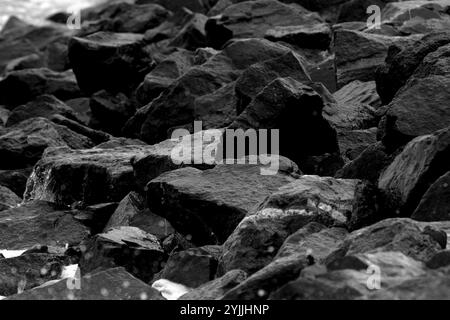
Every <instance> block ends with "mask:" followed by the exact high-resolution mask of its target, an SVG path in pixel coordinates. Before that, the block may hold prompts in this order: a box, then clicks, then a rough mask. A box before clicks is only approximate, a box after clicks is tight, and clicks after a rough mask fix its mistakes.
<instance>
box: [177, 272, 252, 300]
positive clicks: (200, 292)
mask: <svg viewBox="0 0 450 320" xmlns="http://www.w3.org/2000/svg"><path fill="white" fill-rule="evenodd" d="M246 278H247V274H246V273H245V272H244V271H242V270H231V271H230V272H227V273H226V274H225V275H223V276H222V277H220V278H217V279H215V280H213V281H210V282H207V283H205V284H203V285H201V286H200V287H198V288H195V289H193V290H191V291H189V292H188V293H186V294H185V295H183V296H181V297H180V299H179V300H220V299H221V298H222V297H223V296H224V294H225V293H226V292H227V291H229V290H230V289H232V288H234V287H236V286H237V285H239V284H241V283H242V282H243V281H244V280H245V279H246Z"/></svg>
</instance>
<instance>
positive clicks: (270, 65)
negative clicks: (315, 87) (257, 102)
mask: <svg viewBox="0 0 450 320" xmlns="http://www.w3.org/2000/svg"><path fill="white" fill-rule="evenodd" d="M305 64H306V62H305V61H304V59H303V57H301V56H300V55H298V54H296V53H295V52H293V51H290V52H288V53H286V54H284V55H282V56H281V57H276V58H274V59H270V60H267V61H263V62H258V63H256V64H254V65H252V66H250V67H249V68H248V69H247V70H245V71H244V72H243V73H242V75H241V76H240V77H239V79H238V80H237V81H236V85H235V90H236V95H237V97H238V99H239V101H238V104H237V112H238V113H239V114H240V113H242V112H243V111H244V110H245V108H246V107H247V106H248V104H249V103H250V102H251V101H252V100H253V99H254V98H255V97H256V96H257V95H258V94H259V93H260V92H261V91H262V90H263V89H264V87H266V86H267V85H268V84H269V83H271V82H272V81H273V80H275V79H277V78H283V77H284V78H287V77H291V78H293V79H294V80H296V81H298V82H300V83H304V84H306V85H307V84H309V83H310V82H311V77H310V75H309V74H308V72H307V71H306V68H305Z"/></svg>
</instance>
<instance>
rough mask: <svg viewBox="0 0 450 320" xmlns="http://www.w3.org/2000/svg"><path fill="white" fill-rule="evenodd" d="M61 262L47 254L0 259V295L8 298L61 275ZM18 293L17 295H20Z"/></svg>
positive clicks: (59, 259)
mask: <svg viewBox="0 0 450 320" xmlns="http://www.w3.org/2000/svg"><path fill="white" fill-rule="evenodd" d="M62 267H63V261H62V259H61V258H60V257H57V256H54V255H49V254H27V255H22V256H20V257H16V258H10V259H0V294H1V295H2V296H10V295H14V294H17V293H18V290H20V291H23V290H29V289H31V288H34V287H38V286H40V285H42V284H44V283H45V282H48V281H51V280H56V279H58V278H59V276H60V275H61V271H62ZM20 291H19V293H21V292H20Z"/></svg>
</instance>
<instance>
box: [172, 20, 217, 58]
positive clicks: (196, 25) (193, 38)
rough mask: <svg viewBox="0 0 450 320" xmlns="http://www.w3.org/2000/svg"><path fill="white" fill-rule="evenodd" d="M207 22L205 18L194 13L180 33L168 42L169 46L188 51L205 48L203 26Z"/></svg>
mask: <svg viewBox="0 0 450 320" xmlns="http://www.w3.org/2000/svg"><path fill="white" fill-rule="evenodd" d="M207 20H208V17H207V16H205V15H203V14H200V13H194V14H193V15H192V17H191V18H190V20H189V21H188V22H187V23H186V24H185V25H184V27H183V28H182V29H181V30H180V32H178V34H177V35H176V36H175V37H174V39H172V41H170V45H171V46H174V47H178V48H184V49H186V50H190V51H194V50H195V49H197V48H202V47H206V46H207V43H206V31H205V24H206V21H207Z"/></svg>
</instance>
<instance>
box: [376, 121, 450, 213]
mask: <svg viewBox="0 0 450 320" xmlns="http://www.w3.org/2000/svg"><path fill="white" fill-rule="evenodd" d="M449 154H450V128H447V129H443V130H440V131H437V132H435V133H434V134H431V135H426V136H421V137H418V138H416V139H414V140H413V141H411V142H410V143H409V144H408V145H407V146H406V147H405V149H404V150H403V152H402V153H400V154H399V155H398V156H397V157H396V158H395V160H394V161H393V162H392V163H391V164H390V165H389V167H387V168H386V169H385V170H384V172H383V173H382V175H381V176H380V179H379V182H378V187H379V188H380V189H381V190H382V191H383V192H384V193H385V195H386V198H387V199H388V201H389V202H390V205H391V206H392V210H397V213H398V214H400V215H402V216H406V217H409V216H411V215H412V214H413V212H414V210H415V209H416V208H417V205H418V204H419V202H420V199H421V198H422V196H423V195H424V193H425V192H426V191H427V190H428V188H429V187H430V186H431V185H432V184H433V183H434V182H435V181H436V180H437V179H438V178H439V177H440V176H441V175H443V174H444V173H446V172H447V171H449V169H450V163H449V162H448V157H449Z"/></svg>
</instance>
